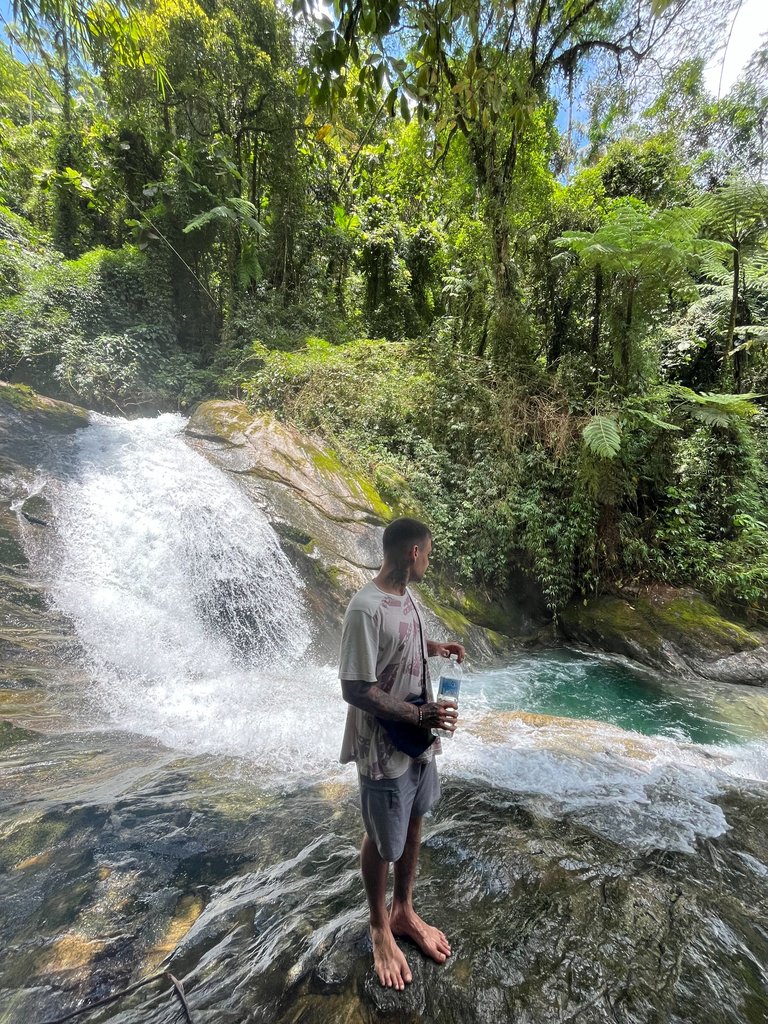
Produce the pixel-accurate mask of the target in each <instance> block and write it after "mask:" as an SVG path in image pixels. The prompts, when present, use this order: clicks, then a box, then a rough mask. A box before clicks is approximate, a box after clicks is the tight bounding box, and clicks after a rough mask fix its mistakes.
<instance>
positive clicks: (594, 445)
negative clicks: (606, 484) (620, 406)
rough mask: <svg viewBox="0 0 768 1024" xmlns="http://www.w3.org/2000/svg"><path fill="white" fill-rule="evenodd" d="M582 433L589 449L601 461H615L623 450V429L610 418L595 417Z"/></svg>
mask: <svg viewBox="0 0 768 1024" xmlns="http://www.w3.org/2000/svg"><path fill="white" fill-rule="evenodd" d="M581 433H582V437H583V438H584V443H585V444H586V446H587V449H588V450H589V451H590V452H592V453H593V454H594V455H598V456H599V457H600V458H601V459H613V458H615V457H616V456H617V455H618V453H619V450H620V449H621V428H620V427H619V424H618V422H617V421H616V420H615V419H613V418H612V417H610V416H593V417H592V419H591V420H590V421H589V423H587V425H586V426H585V427H584V429H583V430H582V432H581Z"/></svg>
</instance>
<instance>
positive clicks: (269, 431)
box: [187, 401, 525, 659]
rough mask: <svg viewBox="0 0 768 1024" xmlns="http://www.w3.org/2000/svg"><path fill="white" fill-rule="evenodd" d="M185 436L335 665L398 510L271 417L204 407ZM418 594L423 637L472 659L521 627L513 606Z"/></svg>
mask: <svg viewBox="0 0 768 1024" xmlns="http://www.w3.org/2000/svg"><path fill="white" fill-rule="evenodd" d="M187 437H188V439H189V441H190V444H192V446H193V447H194V448H196V449H197V450H198V451H200V452H201V453H202V454H203V455H205V456H206V458H209V459H210V460H211V461H212V462H213V463H214V464H215V465H217V466H219V467H220V468H222V469H224V470H225V471H227V472H229V473H231V474H234V475H236V476H237V478H238V479H239V481H240V482H241V484H242V485H243V486H244V487H245V488H246V489H247V490H248V492H249V493H250V494H251V496H252V497H253V499H254V501H255V502H256V503H257V504H258V505H259V506H260V507H261V508H262V509H263V511H264V513H265V515H266V516H267V519H268V520H269V522H270V524H271V526H272V527H273V529H274V530H275V531H276V532H277V534H278V536H279V537H280V538H281V542H282V545H283V548H284V550H285V552H286V554H287V555H288V557H289V558H290V559H291V560H292V562H293V564H294V565H295V566H296V568H297V569H298V571H299V572H300V573H301V575H302V577H303V579H304V580H305V581H306V583H307V589H306V592H305V599H306V601H307V603H308V605H309V607H310V610H311V612H312V614H313V618H314V620H315V622H316V623H317V627H318V628H317V636H318V641H317V644H316V647H317V648H318V650H316V652H315V654H316V655H317V654H322V655H324V656H328V657H333V658H335V657H336V655H337V651H338V637H339V632H340V627H341V620H342V618H343V615H344V610H345V608H346V606H347V603H348V601H349V599H350V597H351V596H352V594H353V593H354V592H355V591H356V590H357V589H359V588H360V587H361V586H363V584H364V583H366V582H368V580H369V579H370V578H371V576H372V575H373V574H374V573H375V571H376V570H377V569H378V567H379V565H380V564H381V535H382V533H383V528H384V526H385V525H386V523H387V522H388V521H389V520H391V519H393V518H395V516H396V515H398V514H400V511H399V510H397V511H396V510H395V508H394V507H393V505H391V504H388V503H387V501H385V500H384V499H383V498H382V496H381V494H380V493H379V491H378V490H377V488H376V486H375V485H374V483H373V482H372V481H371V480H369V479H368V478H367V477H366V476H365V475H363V474H361V473H358V472H356V471H355V470H353V469H351V468H350V467H349V466H348V465H345V464H344V463H343V462H342V461H341V460H340V459H339V458H338V457H337V456H336V454H335V453H334V452H333V451H332V450H331V449H330V448H329V447H328V446H327V445H325V444H323V443H322V442H320V441H319V440H317V439H316V438H313V437H309V436H307V435H305V434H303V433H302V432H301V431H299V430H297V429H296V428H295V427H293V426H291V425H289V424H285V423H281V422H280V421H278V420H277V419H275V417H274V416H272V415H271V414H267V413H264V414H259V415H253V414H252V413H251V412H249V410H248V409H247V407H246V406H245V405H243V404H242V403H241V402H232V401H211V402H204V403H202V404H201V405H200V406H198V407H197V409H196V410H195V411H194V413H193V414H192V416H191V417H190V420H189V423H188V425H187ZM390 484H391V481H390ZM390 491H391V488H390ZM398 493H399V492H398ZM417 589H418V590H419V593H420V594H421V596H422V597H423V600H424V604H425V605H426V608H427V615H428V618H429V622H428V625H429V628H430V637H432V638H433V639H435V640H440V639H449V638H450V639H460V640H461V641H462V642H464V643H465V645H466V646H467V647H468V649H469V650H470V652H471V653H472V654H473V655H474V656H475V657H477V658H486V659H488V658H491V657H493V656H494V655H496V654H500V653H502V652H504V651H506V650H508V649H509V647H510V646H511V641H510V638H509V636H508V635H506V634H505V632H504V630H505V629H506V628H507V627H511V626H513V624H515V623H517V625H518V626H519V625H520V624H521V623H522V621H523V616H522V614H520V613H519V611H518V610H516V609H515V608H514V607H513V605H512V602H510V601H506V602H505V601H502V600H500V599H497V598H495V597H489V596H485V595H482V594H481V593H480V592H479V591H456V590H455V588H451V587H450V586H448V585H440V584H438V583H437V582H433V584H431V585H430V584H428V583H427V584H425V586H424V587H420V588H417ZM524 631H525V630H523V632H524Z"/></svg>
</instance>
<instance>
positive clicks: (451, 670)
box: [432, 654, 464, 740]
mask: <svg viewBox="0 0 768 1024" xmlns="http://www.w3.org/2000/svg"><path fill="white" fill-rule="evenodd" d="M463 675H464V673H463V671H462V668H461V665H460V664H459V659H458V656H457V655H456V654H452V655H451V657H450V659H449V661H448V664H447V665H446V667H445V669H444V670H443V672H442V674H441V676H440V681H439V682H438V685H437V703H438V704H446V703H447V702H448V701H449V700H452V701H455V702H456V704H458V703H459V691H460V690H461V680H462V677H463ZM432 731H433V732H434V734H435V736H440V737H442V738H443V739H446V740H449V739H450V738H451V737H452V736H453V733H452V732H451V731H450V730H448V729H433V730H432Z"/></svg>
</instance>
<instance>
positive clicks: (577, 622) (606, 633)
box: [560, 586, 768, 686]
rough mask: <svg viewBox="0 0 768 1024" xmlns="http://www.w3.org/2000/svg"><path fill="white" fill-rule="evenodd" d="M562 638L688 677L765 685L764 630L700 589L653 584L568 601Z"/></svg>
mask: <svg viewBox="0 0 768 1024" xmlns="http://www.w3.org/2000/svg"><path fill="white" fill-rule="evenodd" d="M560 628H561V630H562V632H563V635H564V636H565V638H566V639H567V640H570V641H572V642H575V643H579V644H585V645H587V646H589V647H594V648H597V649H598V650H604V651H610V652H611V653H614V654H621V655H624V656H625V657H627V658H631V659H633V660H635V661H639V662H641V663H642V664H644V665H649V666H650V667H652V668H655V669H659V670H661V671H663V672H671V673H675V674H677V675H679V676H683V677H688V678H699V679H711V680H716V681H719V682H727V683H747V684H751V685H755V686H768V633H766V632H765V631H764V630H762V629H759V628H756V627H754V626H750V625H748V624H747V623H744V622H739V621H737V620H736V619H734V618H733V617H731V616H728V615H726V614H724V613H722V612H720V611H718V609H717V608H715V607H714V605H712V604H711V603H710V602H708V601H707V600H706V599H705V598H704V597H703V596H702V595H701V594H698V593H697V592H696V591H692V590H676V589H673V588H671V587H662V586H654V587H648V588H645V589H643V590H639V591H637V592H636V593H632V594H630V593H626V594H624V595H622V596H618V595H606V596H603V597H598V598H593V599H591V600H587V601H585V602H573V603H572V604H570V605H569V606H568V607H567V608H566V609H565V610H564V611H563V612H562V614H561V617H560Z"/></svg>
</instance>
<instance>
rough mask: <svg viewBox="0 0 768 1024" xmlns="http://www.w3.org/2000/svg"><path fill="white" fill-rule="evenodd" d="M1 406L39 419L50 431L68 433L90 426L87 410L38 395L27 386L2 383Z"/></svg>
mask: <svg viewBox="0 0 768 1024" xmlns="http://www.w3.org/2000/svg"><path fill="white" fill-rule="evenodd" d="M0 404H3V405H6V406H10V407H11V408H12V409H15V410H17V411H18V412H22V413H31V414H32V415H34V416H35V417H39V418H40V419H41V422H42V423H43V424H44V426H45V427H46V428H47V429H48V430H58V431H61V432H63V433H67V432H69V431H72V430H77V429H78V428H79V427H85V426H87V425H88V411H87V410H86V409H81V408H80V406H77V405H71V404H70V403H69V402H60V401H57V400H55V399H53V398H46V397H45V396H44V395H38V394H37V392H35V391H33V390H32V388H30V387H28V386H27V385H26V384H6V383H4V382H3V381H0Z"/></svg>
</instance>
